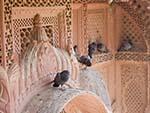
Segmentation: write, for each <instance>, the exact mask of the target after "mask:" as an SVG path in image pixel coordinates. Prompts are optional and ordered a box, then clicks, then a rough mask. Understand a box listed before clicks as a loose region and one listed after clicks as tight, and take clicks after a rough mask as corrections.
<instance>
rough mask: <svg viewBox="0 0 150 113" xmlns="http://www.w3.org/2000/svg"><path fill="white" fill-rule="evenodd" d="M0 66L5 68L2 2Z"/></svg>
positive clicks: (1, 10) (0, 9)
mask: <svg viewBox="0 0 150 113" xmlns="http://www.w3.org/2000/svg"><path fill="white" fill-rule="evenodd" d="M0 17H1V18H0V65H1V66H3V67H4V68H5V67H6V55H5V53H6V50H5V33H4V1H3V0H1V1H0Z"/></svg>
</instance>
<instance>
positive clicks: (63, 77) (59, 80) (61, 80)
mask: <svg viewBox="0 0 150 113" xmlns="http://www.w3.org/2000/svg"><path fill="white" fill-rule="evenodd" d="M69 75H70V73H69V71H68V70H64V71H62V72H61V73H57V74H56V76H55V78H54V80H53V81H52V82H51V83H54V84H53V87H59V86H60V85H61V87H62V86H63V85H64V84H65V83H66V82H67V81H68V80H69Z"/></svg>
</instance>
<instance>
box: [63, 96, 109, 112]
mask: <svg viewBox="0 0 150 113" xmlns="http://www.w3.org/2000/svg"><path fill="white" fill-rule="evenodd" d="M63 112H64V113H107V111H106V109H105V107H104V105H103V103H102V102H101V101H100V100H99V99H98V98H96V97H95V96H93V95H91V94H82V95H80V96H77V97H75V98H74V99H72V100H71V101H70V102H69V103H68V104H67V105H66V106H65V108H64V110H63ZM63 112H62V113H63Z"/></svg>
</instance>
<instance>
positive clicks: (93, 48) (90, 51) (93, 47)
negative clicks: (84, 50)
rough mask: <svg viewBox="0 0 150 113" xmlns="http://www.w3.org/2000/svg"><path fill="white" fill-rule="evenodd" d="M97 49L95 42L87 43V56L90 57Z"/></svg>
mask: <svg viewBox="0 0 150 113" xmlns="http://www.w3.org/2000/svg"><path fill="white" fill-rule="evenodd" d="M96 50H97V44H96V43H95V42H92V43H91V44H89V45H88V56H89V57H90V58H92V56H93V54H94V53H95V52H96Z"/></svg>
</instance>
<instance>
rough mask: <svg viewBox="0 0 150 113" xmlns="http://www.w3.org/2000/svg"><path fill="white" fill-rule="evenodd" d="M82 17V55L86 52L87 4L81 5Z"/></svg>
mask: <svg viewBox="0 0 150 113" xmlns="http://www.w3.org/2000/svg"><path fill="white" fill-rule="evenodd" d="M82 16H83V20H82V22H83V23H82V26H83V34H82V37H83V45H82V47H83V50H82V52H83V53H86V51H87V46H88V45H87V43H88V39H87V4H86V3H84V4H83V9H82Z"/></svg>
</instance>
